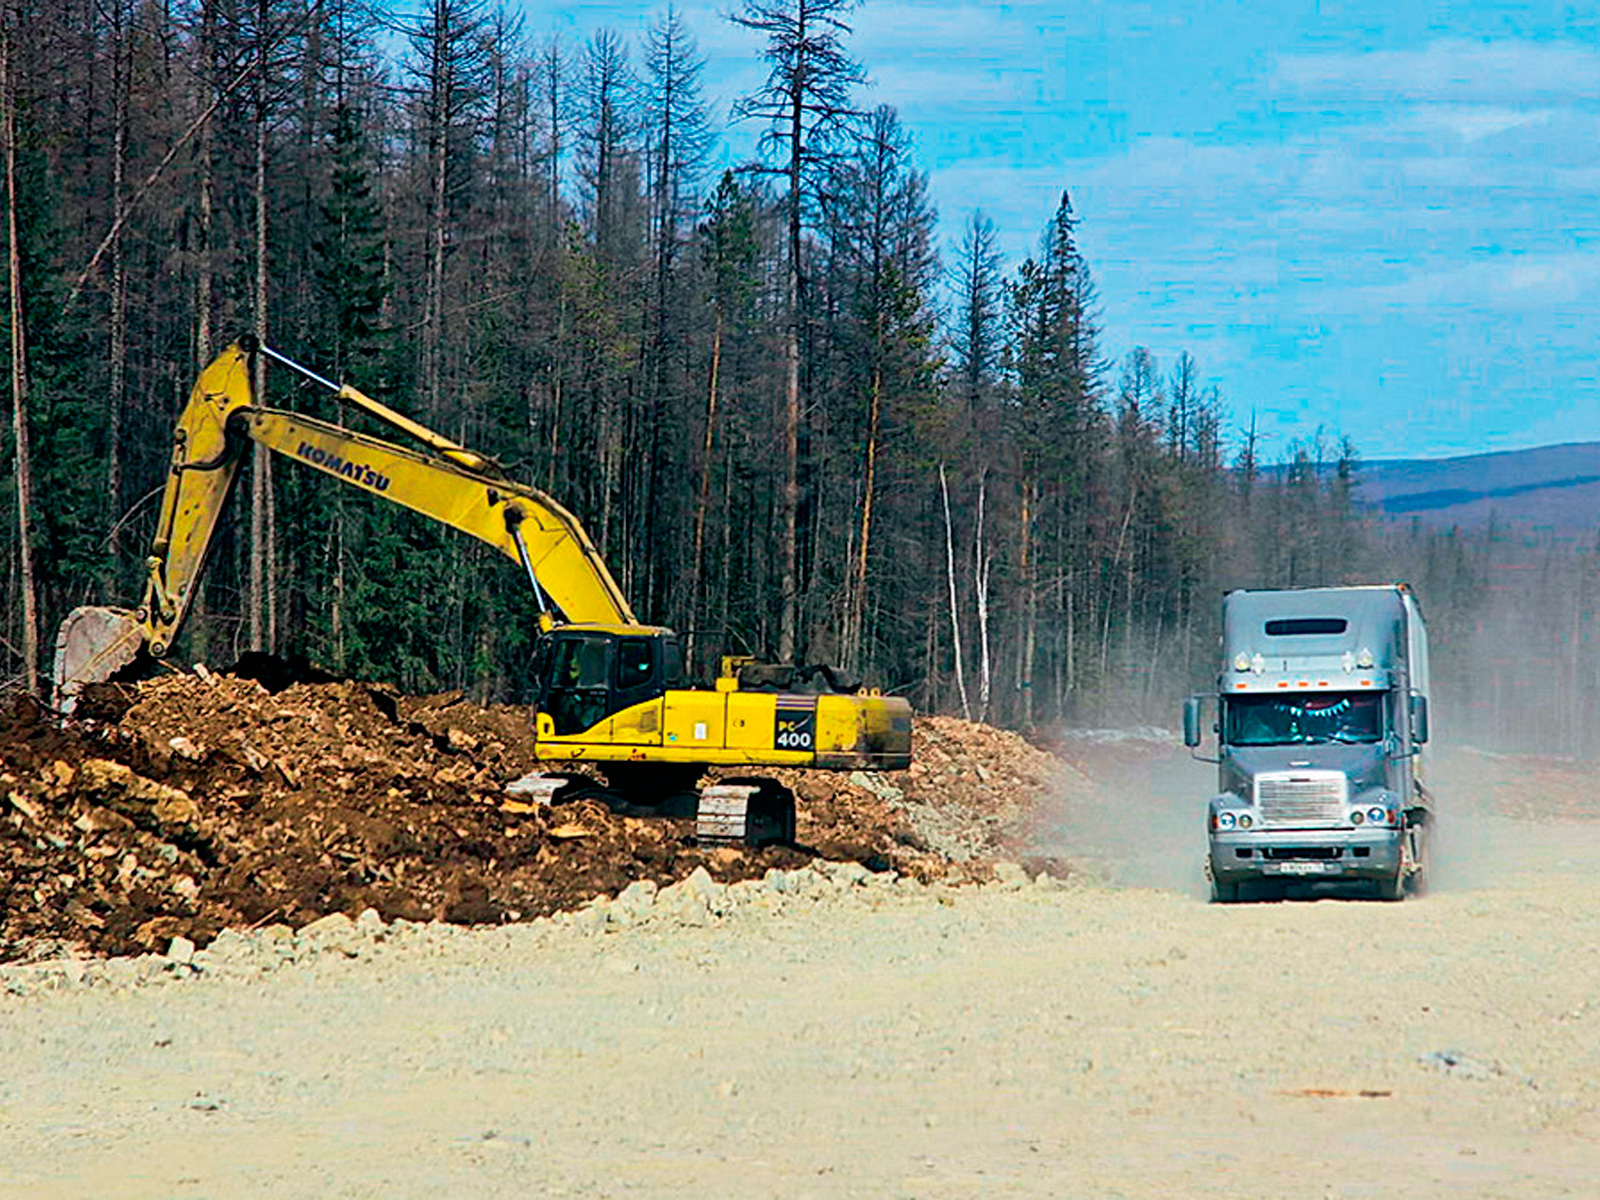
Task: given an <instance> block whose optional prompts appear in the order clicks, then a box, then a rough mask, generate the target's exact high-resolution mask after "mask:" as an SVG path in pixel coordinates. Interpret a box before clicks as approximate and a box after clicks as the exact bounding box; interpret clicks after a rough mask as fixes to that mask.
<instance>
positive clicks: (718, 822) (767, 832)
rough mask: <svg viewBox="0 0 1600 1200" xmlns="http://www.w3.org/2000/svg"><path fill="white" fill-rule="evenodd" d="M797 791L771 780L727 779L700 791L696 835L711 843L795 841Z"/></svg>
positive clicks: (760, 843) (777, 843) (782, 843)
mask: <svg viewBox="0 0 1600 1200" xmlns="http://www.w3.org/2000/svg"><path fill="white" fill-rule="evenodd" d="M794 830H795V824H794V793H793V792H791V791H790V790H789V789H788V788H786V787H784V786H783V785H781V784H779V783H777V782H776V781H774V780H771V779H725V780H723V781H722V782H720V783H715V784H712V785H711V786H710V787H707V788H705V789H703V790H702V791H701V793H700V806H699V810H698V811H697V813H696V814H695V837H696V838H697V839H698V840H699V841H700V842H701V843H702V844H708V845H738V844H744V845H749V846H771V845H788V844H790V843H792V842H793V841H794Z"/></svg>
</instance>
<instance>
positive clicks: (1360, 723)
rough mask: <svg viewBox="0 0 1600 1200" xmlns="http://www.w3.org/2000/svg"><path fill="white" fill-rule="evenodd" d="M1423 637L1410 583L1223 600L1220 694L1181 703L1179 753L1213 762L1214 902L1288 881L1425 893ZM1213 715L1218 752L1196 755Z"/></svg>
mask: <svg viewBox="0 0 1600 1200" xmlns="http://www.w3.org/2000/svg"><path fill="white" fill-rule="evenodd" d="M1428 695H1429V679H1428V634H1427V627H1426V626H1425V625H1424V623H1423V619H1422V609H1421V607H1420V606H1419V605H1418V603H1417V598H1416V596H1415V595H1414V594H1413V593H1412V591H1411V589H1410V588H1409V587H1408V586H1407V585H1405V584H1403V583H1396V584H1389V585H1376V586H1362V587H1326V588H1300V589H1293V590H1278V591H1258V590H1240V591H1234V592H1229V593H1228V594H1227V596H1225V597H1224V599H1223V604H1222V664H1221V672H1220V673H1219V675H1218V676H1217V683H1216V690H1215V692H1213V693H1210V694H1206V695H1198V696H1191V697H1190V698H1189V699H1188V701H1186V702H1185V704H1184V710H1183V738H1184V743H1185V745H1187V746H1188V747H1190V750H1191V752H1192V753H1194V754H1195V755H1196V757H1201V758H1203V760H1204V761H1208V762H1215V763H1216V764H1217V791H1216V794H1215V795H1213V796H1212V797H1211V799H1210V802H1209V804H1208V805H1207V811H1206V833H1207V841H1208V851H1207V855H1206V864H1205V865H1206V876H1207V878H1208V879H1209V881H1210V884H1211V894H1212V899H1213V900H1214V901H1216V902H1219V903H1230V902H1233V901H1236V900H1239V899H1241V898H1244V897H1246V896H1247V895H1249V894H1251V893H1257V892H1261V891H1265V890H1267V889H1273V890H1276V891H1278V892H1281V891H1282V890H1283V888H1284V885H1286V884H1288V883H1291V882H1318V883H1337V884H1359V885H1362V886H1364V887H1370V888H1372V889H1375V890H1376V892H1377V894H1378V895H1379V896H1380V897H1381V898H1382V899H1385V900H1400V899H1403V898H1404V897H1405V896H1406V894H1407V893H1408V892H1420V891H1421V889H1422V887H1423V885H1424V883H1425V880H1426V872H1427V865H1428V842H1429V838H1430V835H1431V833H1432V830H1433V826H1434V823H1435V820H1434V803H1433V796H1432V794H1431V793H1430V792H1429V790H1428V787H1427V785H1426V778H1425V777H1426V766H1427V745H1428V733H1429V730H1428ZM1207 714H1210V715H1211V716H1212V717H1213V719H1212V722H1211V730H1210V731H1211V732H1212V733H1213V734H1214V735H1215V737H1216V743H1215V744H1216V754H1215V756H1214V757H1212V756H1204V755H1202V754H1201V753H1200V752H1199V748H1200V747H1201V745H1202V733H1203V732H1204V731H1203V729H1202V723H1203V718H1204V716H1205V715H1207Z"/></svg>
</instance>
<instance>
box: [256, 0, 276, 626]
mask: <svg viewBox="0 0 1600 1200" xmlns="http://www.w3.org/2000/svg"><path fill="white" fill-rule="evenodd" d="M270 15H271V14H270V12H269V11H268V8H267V3H266V0H261V2H260V4H259V5H258V6H257V20H258V22H259V23H260V28H259V30H258V39H259V40H258V42H257V54H258V55H259V57H258V59H257V69H256V131H255V132H256V155H255V158H256V163H255V166H256V177H255V191H256V195H255V203H256V210H255V226H256V228H255V259H256V261H255V310H256V311H255V334H256V337H257V338H259V339H260V340H261V341H262V342H263V343H266V342H267V341H268V338H267V60H268V43H267V37H266V30H267V22H268V19H269V17H270ZM252 385H253V387H254V391H255V400H256V403H258V404H259V403H263V402H264V401H265V399H266V394H267V358H266V355H264V354H258V355H256V360H255V377H254V379H253V380H252ZM271 458H272V456H271V453H270V452H269V451H268V450H267V448H266V447H265V446H262V445H261V444H259V443H257V444H256V446H255V453H254V455H253V457H252V459H251V464H252V467H251V481H250V500H251V505H250V538H251V547H250V648H251V649H252V650H267V651H272V650H275V649H276V648H277V609H278V603H277V602H278V586H277V579H276V572H275V571H274V570H273V564H274V562H275V561H276V559H277V555H276V546H275V545H274V540H275V537H274V535H275V532H276V531H275V529H274V522H273V512H272V461H271Z"/></svg>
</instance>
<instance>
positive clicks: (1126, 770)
mask: <svg viewBox="0 0 1600 1200" xmlns="http://www.w3.org/2000/svg"><path fill="white" fill-rule="evenodd" d="M1054 744H1055V746H1056V748H1057V749H1058V750H1059V752H1060V753H1061V755H1062V757H1063V758H1065V759H1066V760H1067V761H1068V762H1069V763H1071V764H1072V765H1073V766H1074V767H1076V768H1077V769H1078V770H1080V771H1082V772H1083V774H1084V775H1086V776H1087V777H1088V778H1089V780H1090V781H1091V782H1092V784H1093V785H1094V786H1093V790H1092V792H1091V794H1090V795H1089V796H1088V797H1084V796H1078V795H1074V796H1070V797H1063V798H1062V800H1061V802H1060V803H1059V804H1058V805H1055V806H1047V807H1046V808H1044V809H1043V810H1041V812H1040V814H1039V818H1038V824H1037V831H1038V832H1037V837H1038V841H1039V850H1040V852H1041V853H1045V854H1051V855H1059V856H1061V857H1065V858H1071V859H1075V860H1078V861H1080V862H1082V863H1083V865H1084V866H1085V867H1086V868H1087V869H1088V870H1089V871H1090V872H1091V873H1093V874H1095V875H1098V876H1100V877H1102V878H1104V879H1105V880H1107V881H1108V882H1109V883H1112V884H1114V885H1116V886H1120V887H1140V888H1158V889H1161V890H1163V891H1171V892H1178V893H1180V894H1184V895H1192V896H1195V897H1197V898H1204V897H1205V896H1206V895H1207V885H1206V881H1205V876H1204V874H1203V868H1204V862H1205V852H1206V827H1205V814H1206V803H1207V801H1208V800H1209V798H1210V796H1211V794H1212V792H1213V791H1215V790H1216V789H1215V778H1216V777H1215V775H1214V771H1215V769H1216V768H1215V767H1212V766H1210V765H1209V764H1206V763H1202V762H1197V761H1195V760H1194V759H1192V758H1191V757H1190V756H1189V752H1188V750H1187V749H1185V748H1184V747H1183V746H1182V745H1181V744H1179V742H1178V741H1177V739H1176V738H1174V737H1173V735H1172V734H1170V733H1167V732H1165V731H1163V730H1158V729H1148V728H1146V729H1138V730H1133V731H1121V730H1069V731H1065V732H1063V733H1061V734H1060V735H1058V737H1057V738H1056V739H1054Z"/></svg>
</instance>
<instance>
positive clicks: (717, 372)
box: [689, 304, 724, 647]
mask: <svg viewBox="0 0 1600 1200" xmlns="http://www.w3.org/2000/svg"><path fill="white" fill-rule="evenodd" d="M723 326H724V317H723V312H722V306H721V305H720V304H719V305H716V312H715V316H714V318H713V322H712V326H711V380H710V382H709V383H708V384H707V386H706V429H705V436H704V437H703V438H702V439H701V445H700V491H699V495H698V496H696V497H695V502H694V575H693V580H692V586H691V587H690V589H689V628H690V629H691V630H693V629H695V628H698V626H699V624H700V604H701V600H702V597H703V595H704V589H705V569H706V556H705V545H706V510H707V509H708V508H710V507H711V472H712V458H711V456H712V453H713V452H714V451H715V449H716V444H717V406H718V400H719V396H718V391H719V390H720V388H721V387H722V333H723ZM690 645H691V647H692V646H693V634H692V633H691V635H690Z"/></svg>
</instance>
